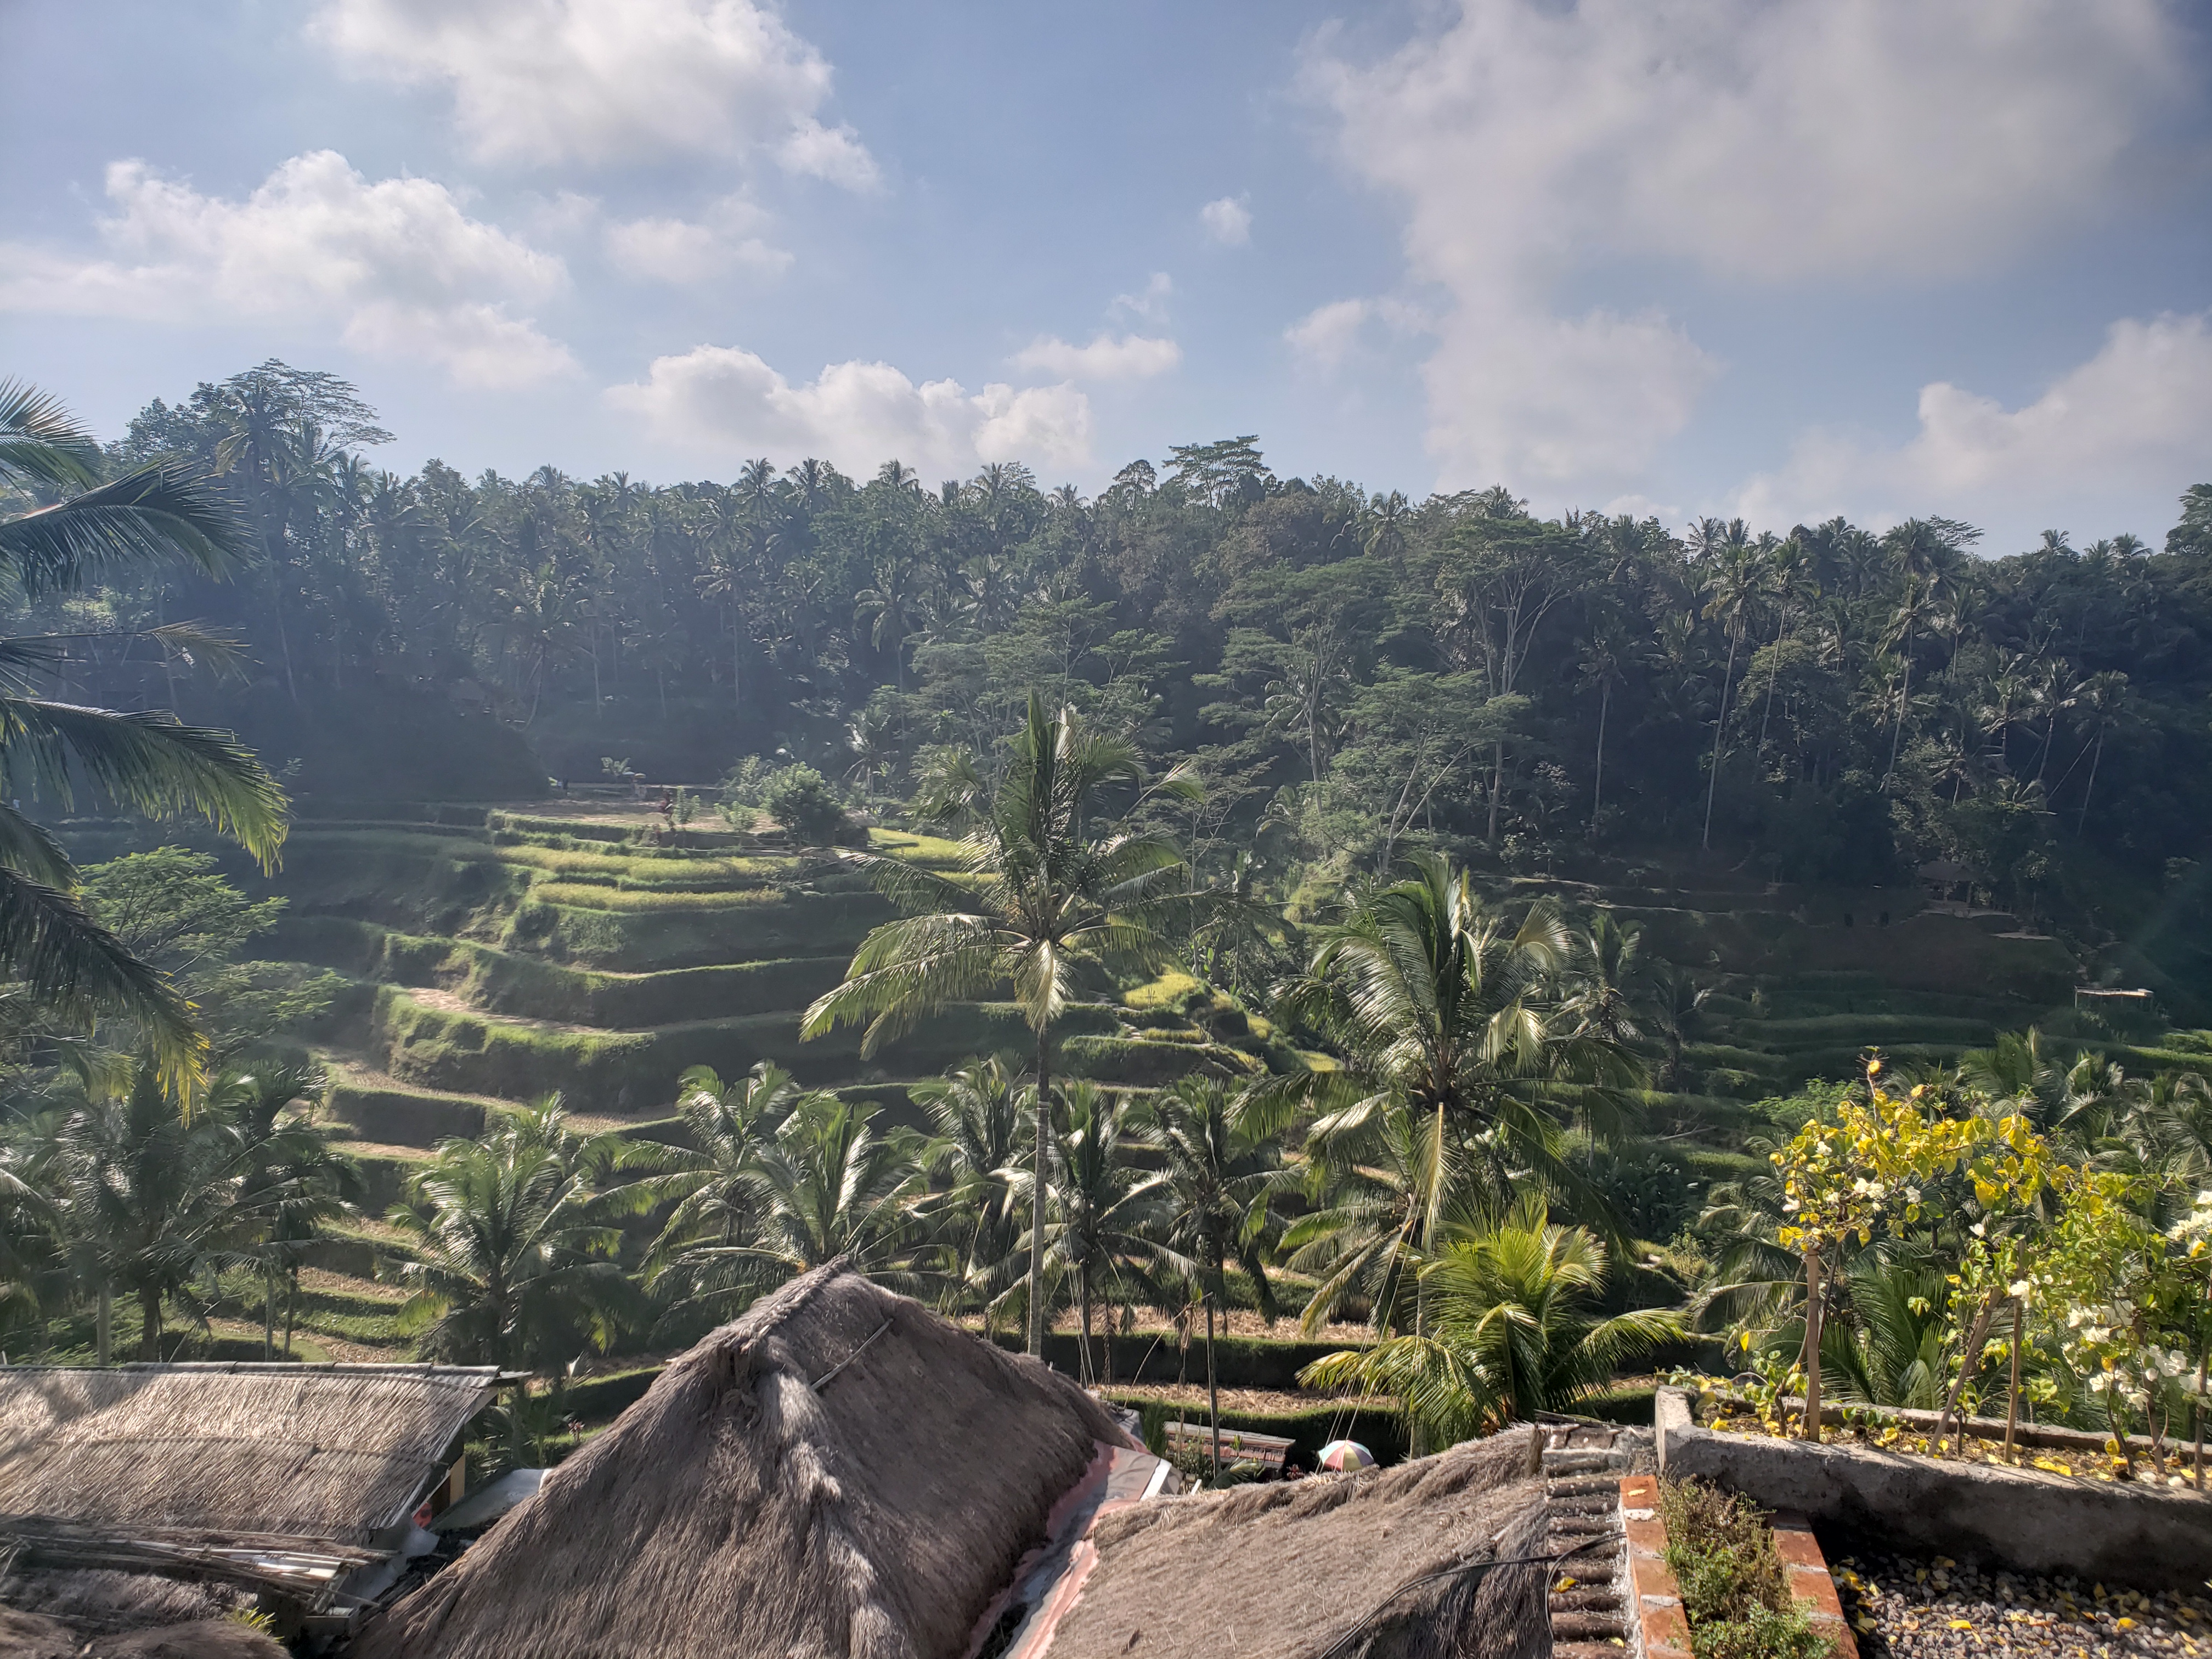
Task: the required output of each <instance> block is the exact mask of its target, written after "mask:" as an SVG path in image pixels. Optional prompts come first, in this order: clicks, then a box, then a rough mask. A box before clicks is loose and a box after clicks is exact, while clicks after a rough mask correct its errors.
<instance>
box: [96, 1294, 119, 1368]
mask: <svg viewBox="0 0 2212 1659" xmlns="http://www.w3.org/2000/svg"><path fill="white" fill-rule="evenodd" d="M114 1348H115V1291H114V1290H113V1289H112V1287H111V1286H109V1285H107V1284H106V1281H104V1280H103V1281H102V1282H101V1284H100V1296H99V1299H98V1300H97V1301H96V1302H95V1303H94V1305H93V1315H92V1352H93V1355H94V1362H93V1363H94V1364H98V1365H101V1366H105V1365H106V1364H107V1363H108V1362H109V1360H110V1359H111V1358H112V1357H113V1354H114Z"/></svg>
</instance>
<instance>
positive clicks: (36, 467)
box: [0, 380, 100, 489]
mask: <svg viewBox="0 0 2212 1659" xmlns="http://www.w3.org/2000/svg"><path fill="white" fill-rule="evenodd" d="M99 465H100V446H99V445H98V444H97V443H95V442H94V441H93V436H92V434H91V433H89V432H88V431H87V430H86V429H85V428H83V427H82V426H81V425H79V424H78V423H77V422H76V418H75V417H74V416H71V415H70V412H69V410H66V409H64V407H63V406H62V402H61V399H60V398H57V397H55V396H54V395H53V394H52V393H51V392H41V391H40V390H39V388H38V387H36V386H32V385H30V384H29V383H27V381H23V380H0V477H11V476H12V477H17V478H31V479H36V480H37V481H38V482H40V483H50V484H60V485H62V486H63V487H64V488H70V489H81V488H82V487H83V486H85V485H87V484H90V483H93V482H94V481H95V480H96V479H97V478H98V477H99V476H100V473H99Z"/></svg>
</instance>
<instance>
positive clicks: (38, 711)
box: [0, 696, 289, 869]
mask: <svg viewBox="0 0 2212 1659" xmlns="http://www.w3.org/2000/svg"><path fill="white" fill-rule="evenodd" d="M0 766H4V768H5V769H6V772H7V775H9V778H10V779H11V780H16V779H21V780H27V781H32V782H33V783H35V784H36V786H37V787H39V788H40V791H41V792H43V793H46V794H49V795H51V796H52V798H53V799H56V800H58V801H59V802H61V803H62V804H63V805H68V804H69V803H70V800H71V799H72V798H73V789H72V785H73V781H74V777H75V774H76V772H78V771H82V773H83V775H85V776H86V777H87V778H88V779H89V780H90V781H92V782H93V784H94V785H95V786H96V787H98V788H100V790H101V791H103V792H104V793H106V794H107V795H108V796H109V797H110V798H111V799H114V800H116V801H118V802H119V803H121V804H122V805H126V806H130V807H133V808H136V809H137V811H142V812H145V813H147V814H149V816H151V817H164V818H166V817H179V816H181V815H182V814H185V813H187V812H193V813H197V814H198V815H199V816H200V817H204V818H205V819H207V820H208V822H209V823H212V824H214V825H215V826H216V829H220V830H222V832H223V833H224V834H226V835H228V836H231V837H232V838H233V839H234V840H235V841H237V842H238V843H239V844H240V846H242V847H244V848H246V851H247V852H249V853H251V854H253V856H254V857H255V858H256V859H257V860H259V861H260V863H261V866H262V867H263V868H264V869H273V868H274V867H275V866H276V860H277V853H278V849H279V848H282V847H283V844H284V833H285V829H286V825H287V818H286V812H287V809H288V807H289V802H288V801H287V800H286V799H285V796H284V791H283V787H281V786H280V785H279V784H278V783H277V781H276V779H274V778H273V777H271V776H270V775H269V774H268V773H267V772H266V771H265V770H264V769H263V768H262V765H261V763H260V762H259V761H258V760H256V759H255V758H254V756H253V751H252V750H250V749H248V748H246V745H245V744H241V743H240V742H239V740H238V739H237V738H234V737H233V736H232V735H231V734H230V733H229V732H217V731H214V730H212V729H210V728H209V727H206V726H186V725H185V724H183V723H182V722H181V721H179V720H178V719H177V717H176V716H175V715H173V714H164V713H159V712H150V711H149V712H139V713H130V714H120V713H117V712H116V711H114V710H112V709H106V708H86V707H84V706H82V705H81V704H76V703H65V702H49V701H47V700H46V699H44V698H39V697H9V696H0Z"/></svg>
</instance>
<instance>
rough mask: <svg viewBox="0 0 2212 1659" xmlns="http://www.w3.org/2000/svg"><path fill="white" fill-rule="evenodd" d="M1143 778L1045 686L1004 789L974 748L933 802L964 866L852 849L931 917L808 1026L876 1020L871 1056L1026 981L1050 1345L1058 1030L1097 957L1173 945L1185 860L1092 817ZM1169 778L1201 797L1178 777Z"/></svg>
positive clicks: (889, 925) (1039, 1314) (907, 904)
mask: <svg viewBox="0 0 2212 1659" xmlns="http://www.w3.org/2000/svg"><path fill="white" fill-rule="evenodd" d="M1142 777H1143V768H1142V766H1141V764H1140V763H1139V758H1138V755H1137V751H1136V750H1135V748H1134V747H1133V746H1132V745H1131V744H1127V743H1125V742H1123V741H1122V740H1121V739H1120V738H1110V737H1108V736H1105V735H1104V734H1103V733H1100V732H1095V731H1093V730H1091V729H1090V728H1089V727H1088V726H1085V724H1084V722H1083V721H1082V720H1081V719H1080V718H1079V716H1078V715H1077V714H1075V712H1074V710H1073V709H1071V708H1063V709H1061V710H1060V713H1059V714H1056V715H1048V714H1046V713H1045V708H1044V702H1043V699H1042V698H1041V697H1039V696H1037V695H1036V693H1035V692H1034V691H1032V692H1031V693H1030V702H1029V721H1028V724H1027V725H1026V726H1024V729H1023V731H1022V732H1021V733H1020V734H1019V735H1018V737H1017V738H1016V739H1015V742H1014V747H1013V754H1012V758H1011V763H1010V764H1009V765H1008V767H1007V769H1006V775H1005V777H1004V778H1003V779H1001V780H1000V782H999V784H998V787H996V789H995V790H992V789H988V788H987V787H986V785H985V783H984V781H983V779H982V778H981V775H980V774H979V773H978V772H977V771H976V770H975V766H974V763H973V760H972V757H971V758H969V759H966V760H965V761H963V763H959V764H957V765H953V766H951V767H950V768H948V769H946V770H945V772H944V773H943V774H942V775H941V776H940V778H939V787H938V789H937V792H936V798H935V799H933V800H931V801H928V802H926V803H925V805H927V807H928V809H929V811H927V816H928V817H931V818H933V819H934V820H935V821H937V822H939V823H945V824H947V825H948V826H957V827H961V828H963V829H965V830H966V833H965V835H964V836H963V839H962V841H961V843H960V845H961V853H962V860H963V864H964V865H965V866H966V868H965V871H964V872H963V878H959V879H954V878H949V877H945V876H941V875H939V874H936V873H935V872H931V871H927V870H922V869H919V868H917V867H915V866H912V865H909V864H905V863H902V862H901V861H900V860H896V859H891V858H884V857H882V856H880V855H877V854H862V853H841V854H840V855H839V856H840V857H842V858H844V859H846V860H848V862H851V863H853V864H854V865H856V866H859V868H860V870H861V871H862V872H864V873H865V874H866V875H867V876H868V878H870V879H871V880H872V882H874V884H876V885H877V886H878V888H879V889H880V890H882V891H884V893H886V894H887V895H889V896H890V897H891V898H892V899H893V900H894V901H895V902H898V903H899V904H901V905H902V907H904V908H908V909H910V910H914V911H916V912H919V913H920V914H916V915H909V916H907V917H905V918H903V919H902V920H900V921H890V922H885V923H884V925H883V926H882V927H878V928H876V929H875V930H874V931H873V932H872V933H869V935H868V936H867V938H866V939H863V940H862V941H861V943H860V949H859V950H858V951H855V952H854V956H853V961H852V964H851V966H850V967H848V969H846V977H845V982H844V983H843V984H842V985H841V986H839V987H837V988H836V990H834V991H831V992H829V994H826V995H824V996H823V997H821V998H819V999H817V1000H816V1001H815V1003H814V1004H813V1006H811V1007H810V1008H808V1009H807V1011H806V1017H805V1020H804V1022H803V1023H802V1024H801V1025H800V1028H799V1029H800V1031H801V1034H802V1035H803V1036H809V1037H813V1036H820V1035H821V1034H822V1033H823V1032H825V1031H828V1030H832V1029H833V1028H835V1027H836V1026H837V1025H838V1024H842V1023H843V1022H846V1021H853V1022H856V1023H857V1022H862V1021H865V1022H866V1028H867V1030H866V1037H865V1039H864V1041H863V1043H862V1052H863V1053H864V1054H868V1053H873V1052H874V1050H875V1048H876V1047H877V1045H878V1043H880V1042H883V1041H884V1039H885V1038H887V1037H890V1036H897V1035H899V1034H900V1033H902V1032H903V1031H905V1030H908V1029H910V1028H911V1027H912V1026H913V1024H915V1021H916V1020H917V1019H919V1018H921V1016H922V1015H924V1014H926V1013H927V1012H931V1011H933V1010H935V1009H938V1008H941V1007H943V1006H945V1004H947V1003H950V1002H955V1001H959V1000H964V999H967V998H971V997H975V996H980V995H981V994H983V993H985V992H987V991H989V990H992V989H994V988H996V987H999V986H1001V985H1006V984H1008V983H1011V984H1012V987H1013V994H1014V1000H1015V1002H1016V1004H1017V1005H1018V1006H1019V1007H1020V1009H1021V1011H1022V1014H1023V1017H1024V1018H1025V1019H1026V1020H1027V1021H1028V1023H1029V1027H1030V1030H1031V1031H1032V1032H1033V1033H1035V1035H1036V1079H1037V1087H1036V1128H1035V1142H1036V1145H1035V1151H1034V1153H1033V1156H1032V1158H1031V1160H1030V1169H1031V1174H1032V1176H1033V1177H1034V1179H1033V1181H1032V1185H1031V1199H1032V1210H1031V1214H1030V1270H1029V1303H1030V1305H1029V1327H1030V1352H1031V1353H1033V1354H1037V1355H1042V1353H1043V1352H1044V1229H1045V1216H1044V1203H1045V1194H1046V1191H1047V1188H1048V1185H1049V1181H1050V1176H1049V1173H1048V1160H1049V1157H1050V1150H1049V1143H1050V1120H1051V1111H1052V1104H1051V1103H1052V1037H1053V1030H1054V1026H1055V1024H1057V1023H1058V1022H1059V1019H1060V1015H1061V1013H1062V1012H1064V1011H1065V1010H1066V1007H1067V1005H1068V1003H1069V1001H1070V1000H1072V999H1073V996H1074V994H1075V991H1076V988H1077V985H1078V981H1079V976H1080V975H1082V973H1083V972H1084V971H1085V969H1095V968H1097V967H1101V966H1104V965H1108V964H1127V965H1129V966H1145V967H1150V966H1152V965H1154V964H1157V963H1158V962H1160V961H1161V960H1163V959H1164V958H1165V957H1166V956H1167V955H1168V945H1167V942H1166V941H1165V940H1164V939H1162V938H1161V937H1160V936H1159V934H1158V933H1156V932H1155V931H1154V930H1153V927H1152V921H1153V920H1154V919H1155V918H1157V916H1158V915H1159V913H1160V912H1161V911H1162V909H1163V908H1164V907H1165V906H1166V905H1168V904H1170V903H1172V902H1175V899H1174V895H1175V890H1176V888H1177V887H1178V886H1179V885H1180V884H1181V876H1182V860H1181V858H1180V857H1179V856H1178V855H1177V854H1176V850H1175V848H1174V847H1173V846H1172V845H1171V844H1170V842H1168V841H1166V840H1165V839H1164V838H1163V837H1160V836H1148V835H1139V834H1137V833H1134V832H1133V831H1130V830H1127V829H1121V828H1109V829H1100V828H1098V827H1097V826H1095V825H1094V823H1093V817H1094V814H1095V813H1096V811H1097V797H1098V795H1099V793H1100V792H1101V791H1102V790H1103V789H1104V788H1105V787H1107V786H1108V785H1109V784H1113V783H1117V782H1127V783H1136V782H1139V781H1141V779H1142ZM1158 787H1159V788H1160V789H1161V790H1163V791H1167V792H1171V793H1178V794H1184V795H1188V793H1190V787H1189V786H1188V782H1187V781H1186V780H1184V779H1183V778H1182V777H1181V776H1180V775H1178V774H1176V773H1170V774H1169V775H1168V776H1167V777H1166V778H1164V779H1163V780H1162V781H1161V782H1160V784H1159V786H1158ZM1188 907H1189V901H1188V899H1185V901H1184V908H1188Z"/></svg>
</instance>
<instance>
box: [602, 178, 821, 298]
mask: <svg viewBox="0 0 2212 1659" xmlns="http://www.w3.org/2000/svg"><path fill="white" fill-rule="evenodd" d="M767 222H768V216H767V215H766V214H765V213H763V212H762V211H761V210H760V209H759V208H757V206H755V205H754V204H752V203H750V202H748V201H746V200H745V199H744V197H727V198H726V199H725V200H723V201H721V202H718V203H716V204H714V207H713V208H711V209H710V210H708V214H707V217H706V221H705V222H703V223H695V222H692V221H690V220H688V219H654V218H647V219H631V220H627V221H622V222H616V223H612V224H610V225H609V226H608V227H607V228H606V232H605V242H606V249H607V257H608V258H610V259H611V260H612V261H613V262H614V264H615V268H616V269H617V270H620V271H622V272H623V274H624V275H625V276H634V277H638V278H641V279H644V280H649V281H653V282H662V283H675V284H678V285H679V286H681V285H685V284H689V283H703V282H706V281H708V279H710V278H712V277H715V276H721V275H723V274H724V273H725V272H727V271H730V270H739V269H742V270H750V271H754V272H757V273H758V274H760V275H763V276H777V275H780V274H781V273H782V272H783V271H785V270H788V269H789V268H790V265H791V255H790V253H789V252H787V250H785V249H783V248H780V247H777V246H774V245H773V244H771V243H770V242H769V241H767V240H765V239H764V238H763V237H760V236H758V235H755V234H750V233H752V232H754V231H757V230H758V229H760V228H763V226H764V225H765V224H766V223H767Z"/></svg>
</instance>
